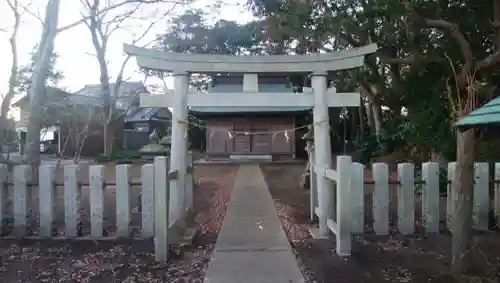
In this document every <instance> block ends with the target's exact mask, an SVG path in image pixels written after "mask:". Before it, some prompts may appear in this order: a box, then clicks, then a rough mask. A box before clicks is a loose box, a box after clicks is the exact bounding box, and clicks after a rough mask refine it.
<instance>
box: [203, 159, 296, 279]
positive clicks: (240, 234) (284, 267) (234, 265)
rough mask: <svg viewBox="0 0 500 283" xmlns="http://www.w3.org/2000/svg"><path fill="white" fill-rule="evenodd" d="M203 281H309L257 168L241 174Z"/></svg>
mask: <svg viewBox="0 0 500 283" xmlns="http://www.w3.org/2000/svg"><path fill="white" fill-rule="evenodd" d="M204 282H205V283H301V282H304V277H303V275H302V273H301V271H300V269H299V266H298V264H297V261H296V259H295V255H294V254H293V252H292V249H291V247H290V244H289V242H288V239H287V237H286V234H285V232H284V231H283V228H282V226H281V222H280V220H279V219H278V216H277V214H276V207H275V206H274V201H273V199H272V198H271V195H270V193H269V189H268V187H267V184H266V182H265V181H264V176H263V175H262V172H261V171H260V169H259V166H258V165H241V166H240V169H239V170H238V173H237V175H236V180H235V183H234V189H233V191H232V195H231V199H230V201H229V204H228V207H227V211H226V216H225V218H224V222H223V224H222V227H221V230H220V232H219V237H218V239H217V242H216V244H215V250H214V252H213V254H212V258H211V260H210V263H209V267H208V270H207V272H206V276H205V281H204Z"/></svg>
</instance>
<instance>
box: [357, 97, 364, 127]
mask: <svg viewBox="0 0 500 283" xmlns="http://www.w3.org/2000/svg"><path fill="white" fill-rule="evenodd" d="M363 104H364V103H363V99H361V106H360V107H358V114H359V132H360V133H361V134H364V133H365V111H364V108H363Z"/></svg>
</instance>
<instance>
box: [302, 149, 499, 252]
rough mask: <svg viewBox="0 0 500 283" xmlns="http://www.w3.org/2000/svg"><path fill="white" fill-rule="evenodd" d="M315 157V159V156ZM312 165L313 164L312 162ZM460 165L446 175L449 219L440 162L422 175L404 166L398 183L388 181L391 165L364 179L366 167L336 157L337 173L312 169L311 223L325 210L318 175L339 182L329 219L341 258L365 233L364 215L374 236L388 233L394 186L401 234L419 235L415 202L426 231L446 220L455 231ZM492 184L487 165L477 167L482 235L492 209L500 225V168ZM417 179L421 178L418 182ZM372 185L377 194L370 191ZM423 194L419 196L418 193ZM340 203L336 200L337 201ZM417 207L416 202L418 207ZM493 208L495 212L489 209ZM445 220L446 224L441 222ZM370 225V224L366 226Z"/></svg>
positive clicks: (476, 217) (476, 211)
mask: <svg viewBox="0 0 500 283" xmlns="http://www.w3.org/2000/svg"><path fill="white" fill-rule="evenodd" d="M312 157H313V158H314V156H312ZM311 164H314V163H311ZM455 168H456V163H455V162H452V163H449V164H448V172H447V184H448V185H447V197H446V201H445V202H446V213H445V214H443V215H445V216H441V214H440V199H441V196H440V193H439V185H440V180H439V176H440V174H439V173H440V172H439V170H440V167H439V164H438V163H433V162H427V163H423V164H422V169H421V172H416V170H415V166H414V164H411V163H401V164H398V166H397V179H396V180H393V179H390V174H389V173H390V172H389V166H388V165H387V164H385V163H374V164H373V165H372V168H371V169H372V170H371V171H372V174H373V176H372V180H364V178H365V174H364V169H365V166H364V165H363V164H360V163H355V162H352V160H351V157H349V156H339V157H337V167H336V170H333V169H326V170H325V171H324V172H316V171H317V170H315V168H314V167H312V170H311V171H312V172H311V173H312V174H310V178H311V179H310V184H311V191H310V196H311V219H312V220H314V219H315V217H316V216H319V213H320V212H321V211H322V210H321V209H320V208H319V205H320V202H319V201H318V197H317V196H318V192H317V190H318V189H319V188H317V186H316V177H317V174H318V175H319V174H321V176H324V177H325V178H328V179H330V180H332V181H334V182H335V183H336V186H335V190H336V196H335V197H334V198H333V199H332V200H331V205H332V206H333V207H334V210H333V211H334V215H333V216H331V217H330V218H329V219H328V220H327V226H328V229H329V230H330V231H332V232H333V233H334V234H335V235H336V244H337V249H336V251H337V253H338V254H339V255H342V256H346V255H350V253H351V235H352V234H360V233H364V231H365V225H366V224H368V223H365V210H369V209H371V210H372V215H373V224H372V225H373V226H372V227H373V231H374V232H375V234H377V235H387V234H388V233H389V229H390V227H389V219H390V213H391V212H390V206H389V205H390V196H389V195H390V194H389V190H390V189H391V188H392V187H394V186H395V187H397V191H396V193H397V220H396V223H397V230H398V231H399V232H400V233H401V234H403V235H410V234H413V233H414V232H415V221H416V219H415V214H416V207H415V203H416V202H415V199H416V195H418V196H419V197H420V198H421V199H420V202H421V205H422V207H421V211H422V219H418V220H419V221H421V222H422V224H423V227H424V229H425V232H427V233H439V232H440V221H441V220H442V221H445V222H446V226H447V227H448V229H451V223H452V215H453V212H454V209H455V207H456V199H457V198H456V192H455V190H452V187H453V182H454V181H455V180H454V174H455ZM494 170H495V172H494V178H493V180H490V172H489V164H488V163H482V162H481V163H476V164H475V173H474V176H475V178H474V195H473V201H474V207H473V221H474V226H475V228H476V229H478V230H488V228H489V212H490V210H492V209H493V211H494V214H495V216H496V221H497V225H498V226H500V218H499V217H498V216H499V215H500V163H496V164H495V169H494ZM415 175H417V176H418V175H421V178H420V179H416V178H415ZM490 184H493V190H492V191H493V194H494V195H493V196H492V198H491V199H493V201H490ZM367 185H372V186H373V189H370V188H367V187H368V186H367ZM417 188H418V189H421V193H420V192H418V191H419V190H417ZM369 194H371V195H372V200H373V202H372V203H373V207H371V208H369V207H365V196H366V195H369ZM335 198H336V199H335ZM417 203H418V202H417ZM491 206H493V207H491ZM441 218H445V219H441ZM367 226H371V225H367Z"/></svg>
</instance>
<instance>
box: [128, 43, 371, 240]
mask: <svg viewBox="0 0 500 283" xmlns="http://www.w3.org/2000/svg"><path fill="white" fill-rule="evenodd" d="M124 48H125V52H126V53H127V54H129V55H131V56H135V57H136V58H137V64H138V65H139V66H140V67H141V68H145V69H151V70H160V71H164V72H172V73H173V76H174V91H173V94H172V93H166V94H144V95H141V97H140V105H141V107H172V108H173V113H172V145H171V156H170V168H171V170H173V171H175V170H177V171H178V172H179V174H178V180H175V181H172V184H171V186H170V188H171V190H173V195H178V196H179V198H178V199H177V200H173V202H171V204H172V205H173V207H174V211H177V213H176V214H177V215H178V216H182V215H183V214H182V213H183V212H181V211H180V210H181V209H179V208H180V205H179V204H182V203H184V202H185V195H184V189H183V188H184V187H185V176H186V159H187V158H186V157H187V150H188V146H187V144H188V140H187V129H188V125H187V123H186V121H187V120H188V107H206V106H208V107H233V106H248V107H262V106H303V107H312V109H313V121H314V147H315V164H314V166H315V167H316V168H317V171H318V172H319V171H325V170H326V169H327V168H330V167H331V165H332V152H331V148H330V135H329V128H330V127H329V123H328V107H356V106H360V95H359V93H336V90H335V88H327V73H328V72H329V71H338V70H344V69H351V68H357V67H361V66H363V64H364V59H365V58H364V57H365V55H367V54H371V53H374V52H376V50H377V45H376V44H370V45H367V46H363V47H360V48H355V49H351V50H349V51H343V52H333V53H328V54H314V55H290V56H289V55H271V56H253V55H252V56H231V55H202V54H183V53H174V52H163V51H158V50H153V49H147V48H141V47H136V46H133V45H127V44H126V45H125V47H124ZM266 72H269V73H276V72H279V73H284V72H289V73H294V72H301V73H311V74H312V92H306V93H298V94H297V93H259V92H258V82H257V81H258V77H257V74H258V73H266ZM191 73H207V74H211V73H243V92H245V93H248V94H251V95H238V94H235V93H216V94H210V93H208V94H207V93H189V92H188V87H189V76H190V74H191ZM316 182H317V188H318V200H319V201H318V202H319V203H318V206H319V232H320V235H319V236H322V237H326V236H328V234H329V229H328V227H327V223H326V222H327V218H328V217H329V216H331V215H332V213H333V207H332V206H331V205H330V203H331V201H330V200H331V199H332V198H333V187H332V185H333V184H332V181H330V180H328V179H327V178H326V176H325V175H324V174H317V180H316ZM175 207H177V208H175Z"/></svg>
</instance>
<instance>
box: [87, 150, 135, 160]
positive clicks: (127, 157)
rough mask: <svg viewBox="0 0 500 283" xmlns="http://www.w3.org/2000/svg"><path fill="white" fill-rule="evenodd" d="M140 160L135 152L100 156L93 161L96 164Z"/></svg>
mask: <svg viewBox="0 0 500 283" xmlns="http://www.w3.org/2000/svg"><path fill="white" fill-rule="evenodd" d="M140 158H141V155H140V154H139V152H137V151H116V152H112V153H110V154H101V155H99V156H98V157H97V158H96V159H95V161H96V162H98V163H104V162H112V161H115V162H120V161H127V160H133V159H140Z"/></svg>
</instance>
